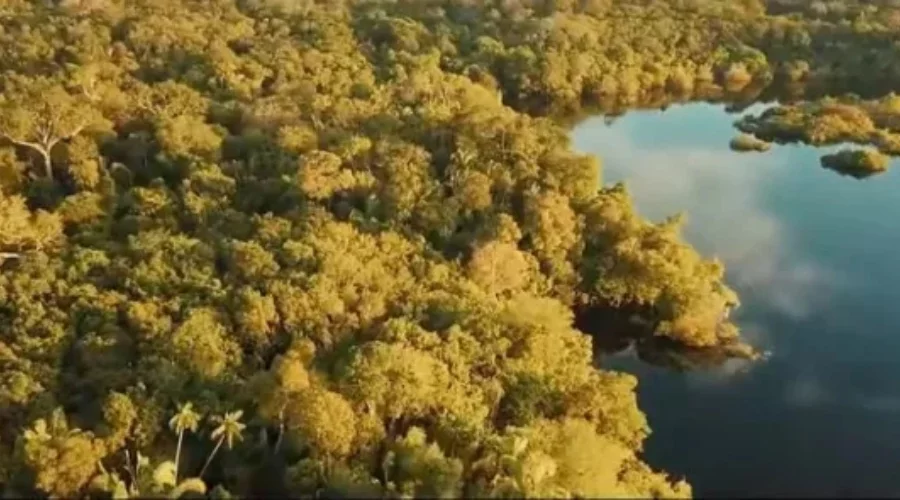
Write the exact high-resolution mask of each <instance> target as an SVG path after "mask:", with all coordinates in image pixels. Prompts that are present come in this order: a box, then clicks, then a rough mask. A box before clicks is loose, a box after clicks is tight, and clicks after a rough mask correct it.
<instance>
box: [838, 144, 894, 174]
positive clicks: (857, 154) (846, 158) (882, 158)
mask: <svg viewBox="0 0 900 500" xmlns="http://www.w3.org/2000/svg"><path fill="white" fill-rule="evenodd" d="M889 162H890V157H889V156H886V155H885V154H883V153H880V152H878V151H877V150H875V149H843V150H841V151H839V152H837V153H834V154H828V155H825V156H823V157H822V166H823V167H825V168H827V169H830V170H834V171H836V172H838V173H840V174H844V175H849V176H852V177H856V178H858V179H862V178H866V177H871V176H872V175H875V174H880V173H882V172H884V171H886V170H887V168H888V164H889Z"/></svg>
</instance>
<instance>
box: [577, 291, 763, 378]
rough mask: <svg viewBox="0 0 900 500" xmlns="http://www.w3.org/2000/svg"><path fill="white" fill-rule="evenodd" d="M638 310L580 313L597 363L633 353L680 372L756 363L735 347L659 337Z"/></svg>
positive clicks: (581, 326)
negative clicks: (730, 363)
mask: <svg viewBox="0 0 900 500" xmlns="http://www.w3.org/2000/svg"><path fill="white" fill-rule="evenodd" d="M642 317H643V316H642V315H640V314H639V311H637V310H636V309H624V310H623V309H622V308H617V309H612V308H603V307H592V308H589V309H582V310H578V311H576V314H575V327H576V328H578V329H579V330H580V331H582V332H585V333H586V334H588V335H590V336H591V338H592V340H593V349H594V360H595V363H596V364H597V365H598V366H600V365H602V364H603V359H604V358H606V357H609V356H614V355H619V354H623V353H626V352H627V351H629V350H632V351H633V352H634V354H635V355H636V356H637V358H638V359H639V360H640V361H643V362H645V363H648V364H651V365H654V366H658V367H661V368H666V369H669V370H673V371H676V372H690V371H695V370H713V369H716V368H719V367H721V366H723V365H724V364H725V363H727V362H728V361H731V360H736V359H740V360H746V361H752V360H755V359H758V358H757V356H756V353H748V352H747V351H746V350H745V349H740V348H738V347H737V344H735V345H725V346H717V347H708V348H698V347H690V346H686V345H684V344H682V343H679V342H677V341H674V340H672V339H670V338H668V337H664V336H660V335H656V334H655V333H654V328H653V326H652V324H651V323H650V322H649V321H647V320H645V319H642Z"/></svg>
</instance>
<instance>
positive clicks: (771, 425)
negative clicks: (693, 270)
mask: <svg viewBox="0 0 900 500" xmlns="http://www.w3.org/2000/svg"><path fill="white" fill-rule="evenodd" d="M758 110H759V109H758V107H753V108H750V110H748V111H758ZM738 117H739V115H736V114H728V113H727V112H726V111H725V108H724V107H723V106H720V105H712V104H689V105H681V106H674V107H670V108H669V109H667V110H665V111H635V112H631V113H628V114H626V115H624V116H621V117H618V118H616V119H615V120H614V121H612V123H607V122H606V121H605V120H604V118H602V117H594V118H591V119H588V120H586V121H584V122H582V123H581V124H579V125H578V126H576V127H575V129H574V131H573V133H572V135H573V142H574V146H575V148H576V149H578V150H580V151H582V152H586V153H596V154H597V155H598V156H599V157H600V158H601V160H602V163H603V179H604V182H605V183H612V182H617V181H624V182H626V184H627V185H628V187H629V189H630V191H631V192H632V194H633V196H634V199H635V203H636V205H637V207H638V210H639V211H640V212H641V213H642V214H643V215H645V216H647V217H649V218H651V219H654V220H661V219H662V218H663V217H664V216H666V215H670V214H673V213H676V212H685V213H686V214H687V216H688V224H687V227H686V228H685V237H686V238H687V240H688V241H690V242H691V243H692V244H693V245H694V246H695V247H697V248H698V249H699V250H700V251H701V252H702V253H704V254H705V255H708V256H718V257H719V258H720V259H721V260H722V261H724V262H725V264H726V266H727V268H728V282H729V284H730V285H732V287H733V288H735V289H736V290H737V291H738V293H739V294H740V296H741V302H742V305H741V307H740V309H738V310H737V311H736V313H735V316H734V317H735V318H736V320H737V323H738V324H739V325H740V326H741V328H742V331H743V332H744V335H745V337H746V338H748V339H749V340H750V341H751V342H752V343H753V344H754V345H756V346H758V347H760V348H762V349H767V350H770V351H771V352H772V355H771V357H770V359H769V360H768V361H766V362H764V363H759V364H756V365H755V366H752V367H750V368H749V369H743V368H745V367H742V366H740V365H737V364H735V365H731V364H726V365H725V366H723V367H722V368H720V369H717V370H714V371H704V372H692V373H685V374H680V373H675V372H673V371H670V370H666V369H663V368H658V367H654V366H651V365H648V364H644V363H640V362H637V361H635V359H634V358H633V357H631V356H628V355H627V354H626V355H622V354H620V355H618V356H611V357H609V358H606V359H603V360H602V364H603V365H604V366H607V367H612V368H617V369H622V370H625V371H629V372H632V373H635V374H636V375H637V376H638V377H639V380H640V385H639V390H638V397H639V402H640V405H641V408H642V409H643V410H644V411H645V412H646V413H647V415H648V419H649V421H650V425H651V427H652V429H653V434H652V436H651V437H650V439H649V440H648V441H647V444H646V453H645V457H646V459H647V460H648V461H649V462H650V463H651V464H652V465H653V466H655V467H658V468H661V469H664V470H666V471H669V472H671V473H673V474H675V475H683V476H687V478H688V480H689V481H690V482H691V483H692V484H693V485H694V491H695V495H698V496H738V495H750V496H806V497H811V496H816V497H823V496H825V497H838V496H847V495H849V496H882V497H883V496H898V495H900V165H898V164H897V162H894V163H895V164H894V165H893V170H890V171H888V172H887V173H885V174H882V175H877V176H874V177H870V178H867V179H864V180H857V179H854V178H852V177H845V176H841V175H838V174H837V173H835V172H833V171H830V170H826V169H824V168H822V167H821V166H820V164H819V156H820V155H821V154H823V153H824V152H826V151H828V148H813V147H808V146H802V145H789V146H779V145H775V146H774V147H773V148H772V150H771V151H769V152H767V153H737V152H733V151H731V150H730V149H729V147H728V142H729V140H730V139H731V138H732V137H733V136H734V135H735V134H736V131H735V129H734V128H733V127H732V123H733V121H734V120H735V119H737V118H738ZM832 149H833V148H832Z"/></svg>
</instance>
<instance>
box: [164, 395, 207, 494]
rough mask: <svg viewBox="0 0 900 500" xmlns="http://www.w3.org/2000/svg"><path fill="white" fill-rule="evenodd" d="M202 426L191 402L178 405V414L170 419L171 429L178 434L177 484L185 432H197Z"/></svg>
mask: <svg viewBox="0 0 900 500" xmlns="http://www.w3.org/2000/svg"><path fill="white" fill-rule="evenodd" d="M199 425H200V415H199V414H198V413H197V412H195V411H194V410H193V403H191V402H190V401H189V402H187V403H183V404H180V405H178V413H176V414H175V416H173V417H172V418H171V419H169V428H170V429H172V430H173V431H175V432H176V433H177V434H178V445H177V446H176V448H175V482H176V483H177V482H178V464H179V463H180V462H179V459H180V458H181V442H182V439H183V438H184V431H185V430H189V431H191V432H197V426H199Z"/></svg>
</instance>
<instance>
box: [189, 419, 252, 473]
mask: <svg viewBox="0 0 900 500" xmlns="http://www.w3.org/2000/svg"><path fill="white" fill-rule="evenodd" d="M243 414H244V412H243V410H238V411H232V412H229V413H226V414H225V415H224V416H222V417H219V416H216V417H213V421H214V422H216V423H218V424H219V426H218V427H216V429H215V430H214V431H212V434H211V435H210V437H212V438H213V439H218V442H217V443H216V447H215V448H213V451H212V453H210V454H209V458H207V459H206V463H205V464H203V469H201V470H200V475H199V476H198V477H201V478H202V477H203V473H204V472H206V469H207V467H209V464H211V463H212V460H213V458H214V457H215V456H216V453H218V451H219V448H220V447H221V446H222V443H225V444H227V445H228V449H229V450H230V449H231V447H232V445H234V441H235V439H237V440H238V441H240V440H241V439H243V436H242V435H241V432H242V431H243V430H244V428H245V427H247V426H246V425H244V424H242V423H241V416H242V415H243Z"/></svg>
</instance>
